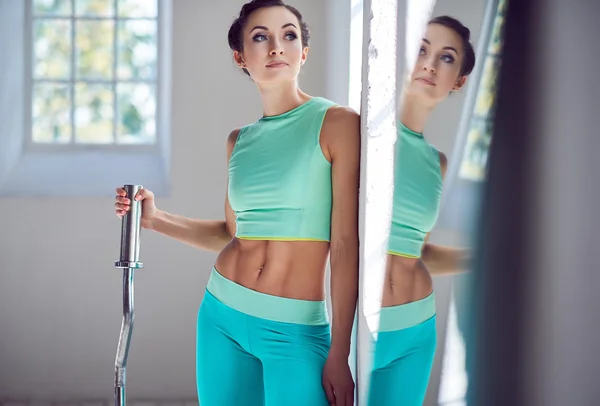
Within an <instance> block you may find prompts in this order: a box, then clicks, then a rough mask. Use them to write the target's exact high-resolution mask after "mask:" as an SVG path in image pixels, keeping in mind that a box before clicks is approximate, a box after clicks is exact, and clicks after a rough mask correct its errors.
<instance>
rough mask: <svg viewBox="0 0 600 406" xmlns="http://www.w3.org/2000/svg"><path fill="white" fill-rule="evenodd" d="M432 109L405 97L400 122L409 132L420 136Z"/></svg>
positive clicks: (418, 101) (414, 99) (409, 97)
mask: <svg viewBox="0 0 600 406" xmlns="http://www.w3.org/2000/svg"><path fill="white" fill-rule="evenodd" d="M434 107H435V106H432V105H428V104H425V103H423V102H421V101H420V100H418V99H416V98H415V97H411V96H406V97H405V99H404V102H403V103H402V107H401V108H402V111H401V112H400V122H401V123H402V124H404V125H405V126H406V127H408V128H409V129H410V130H412V131H414V132H417V133H421V134H422V133H423V131H425V125H426V124H427V120H428V119H429V116H430V115H431V112H432V111H433V109H434Z"/></svg>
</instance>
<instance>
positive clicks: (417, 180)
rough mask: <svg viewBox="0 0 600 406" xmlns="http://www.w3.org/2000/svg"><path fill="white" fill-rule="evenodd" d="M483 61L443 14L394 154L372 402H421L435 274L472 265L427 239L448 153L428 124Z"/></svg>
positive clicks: (410, 86) (407, 95) (434, 25)
mask: <svg viewBox="0 0 600 406" xmlns="http://www.w3.org/2000/svg"><path fill="white" fill-rule="evenodd" d="M474 64H475V53H474V50H473V47H472V45H471V43H470V32H469V29H467V28H466V27H464V26H463V25H462V24H461V23H460V22H459V21H457V20H455V19H453V18H451V17H447V16H442V17H437V18H434V19H433V20H431V21H430V22H429V24H428V26H427V30H426V33H425V35H424V38H423V39H422V41H421V46H420V50H419V56H418V58H417V62H416V65H415V69H414V71H413V72H412V74H411V75H410V79H409V80H408V83H407V84H406V86H405V87H404V89H405V92H404V94H403V101H402V104H401V105H402V108H401V112H400V114H399V120H398V123H397V126H398V139H397V143H396V152H395V158H394V161H395V162H394V202H393V211H392V226H391V231H390V239H389V246H388V257H387V266H386V277H385V282H384V286H383V297H382V307H381V313H380V324H379V331H378V337H377V342H376V344H375V355H374V360H373V370H372V372H371V379H370V390H369V401H368V404H369V406H380V405H390V406H395V405H397V406H421V405H422V404H423V400H424V398H425V393H426V390H427V384H428V381H429V376H430V373H431V367H432V364H433V358H434V355H435V350H436V324H435V323H436V317H435V314H436V313H435V292H434V291H433V283H432V275H441V274H451V273H456V272H461V271H463V270H464V267H465V264H466V260H467V259H468V258H467V253H466V251H465V250H462V249H454V248H450V247H442V246H438V245H434V244H430V243H428V242H427V239H428V236H429V233H430V231H431V230H432V229H433V227H434V225H435V223H436V220H437V217H438V213H439V206H440V197H441V193H442V184H443V180H444V176H445V174H446V169H447V166H448V164H447V158H446V155H445V154H444V153H442V152H440V151H438V150H437V149H436V148H434V147H433V146H432V145H431V144H430V143H429V142H428V141H427V138H426V135H425V134H424V129H425V127H426V124H427V120H428V118H429V116H430V115H431V113H432V111H433V110H434V108H435V107H436V106H437V105H438V104H439V103H441V102H442V101H444V100H445V99H446V98H447V97H448V95H449V94H451V93H452V92H456V91H459V90H460V89H461V88H462V87H463V86H464V84H465V82H466V80H467V76H468V75H469V74H470V73H471V71H472V69H473V67H474Z"/></svg>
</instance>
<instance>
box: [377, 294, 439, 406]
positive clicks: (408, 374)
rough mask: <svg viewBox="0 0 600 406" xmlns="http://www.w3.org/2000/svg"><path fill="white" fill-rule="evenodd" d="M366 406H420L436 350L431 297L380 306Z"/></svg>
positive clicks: (433, 297) (433, 311)
mask: <svg viewBox="0 0 600 406" xmlns="http://www.w3.org/2000/svg"><path fill="white" fill-rule="evenodd" d="M379 320H380V321H379V333H378V336H377V343H376V344H375V356H374V357H373V358H374V360H373V369H372V371H371V379H370V386H369V400H368V406H382V405H385V406H422V405H423V401H424V399H425V392H426V391H427V384H428V382H429V376H430V374H431V367H432V364H433V357H434V355H435V349H436V327H435V321H436V317H435V296H434V294H433V293H432V294H431V295H430V296H428V297H427V298H425V299H422V300H419V301H416V302H412V303H407V304H405V305H400V306H393V307H383V308H381V313H380V316H379Z"/></svg>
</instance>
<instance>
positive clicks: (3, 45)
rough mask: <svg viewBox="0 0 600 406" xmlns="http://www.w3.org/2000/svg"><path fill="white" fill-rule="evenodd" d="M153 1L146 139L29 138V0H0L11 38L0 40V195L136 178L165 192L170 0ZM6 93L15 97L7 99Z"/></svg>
mask: <svg viewBox="0 0 600 406" xmlns="http://www.w3.org/2000/svg"><path fill="white" fill-rule="evenodd" d="M156 1H157V2H158V16H157V17H158V18H157V24H158V27H157V64H158V66H157V78H156V87H155V89H156V109H157V110H156V141H155V143H154V144H152V145H129V144H125V145H120V144H112V145H92V144H77V143H69V144H39V143H34V142H33V141H32V137H31V101H32V100H31V97H32V85H33V80H32V79H33V71H32V69H33V65H32V61H33V58H32V55H33V43H32V38H31V28H32V15H31V2H32V0H27V1H23V2H3V3H1V4H0V35H2V36H4V38H11V40H14V42H12V44H14V45H12V46H11V45H10V44H11V42H9V41H5V42H0V59H4V60H5V63H2V62H0V85H6V87H4V86H2V87H3V88H7V89H8V97H7V98H6V99H4V100H0V119H2V118H4V117H7V118H9V120H8V121H10V122H9V123H8V124H5V125H3V124H1V123H0V197H21V196H75V197H77V196H81V197H93V196H102V197H104V196H112V195H114V190H115V187H117V186H119V185H122V184H126V183H134V184H141V185H144V186H145V187H148V188H151V189H152V190H153V191H154V192H155V193H156V194H157V195H159V196H165V195H168V194H169V191H170V148H171V146H170V143H171V125H170V122H169V119H170V111H171V97H170V95H171V86H170V82H171V49H170V45H171V40H170V38H171V29H172V28H171V27H172V22H171V21H172V16H171V13H172V0H156ZM3 30H6V31H5V32H3ZM19 45H22V46H21V47H19ZM20 68H21V69H20ZM5 73H6V74H5ZM19 75H21V76H19ZM2 76H4V79H2V78H1V77H2ZM3 80H4V81H5V82H4V83H3ZM11 99H12V100H14V101H15V102H9V101H7V100H11ZM18 118H21V120H20V122H19V120H18ZM0 121H4V120H0Z"/></svg>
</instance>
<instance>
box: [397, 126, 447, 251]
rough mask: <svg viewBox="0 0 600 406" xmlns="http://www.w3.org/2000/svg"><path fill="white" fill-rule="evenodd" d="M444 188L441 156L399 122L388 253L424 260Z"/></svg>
mask: <svg viewBox="0 0 600 406" xmlns="http://www.w3.org/2000/svg"><path fill="white" fill-rule="evenodd" d="M442 184H443V181H442V173H441V167H440V155H439V152H438V151H437V150H436V149H435V148H434V147H433V146H432V145H430V144H429V143H428V142H427V140H426V139H425V138H424V137H423V135H422V134H420V133H417V132H414V131H412V130H410V129H408V128H407V127H406V126H405V125H403V124H402V123H400V122H399V123H398V139H397V141H396V150H395V155H394V203H393V207H392V225H391V230H390V238H389V245H388V253H390V254H392V255H400V256H405V257H411V258H419V257H420V256H421V250H422V247H423V244H424V242H425V237H426V235H427V233H428V232H429V231H431V229H432V228H433V226H434V225H435V222H436V220H437V218H438V214H439V208H440V198H441V194H442Z"/></svg>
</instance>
